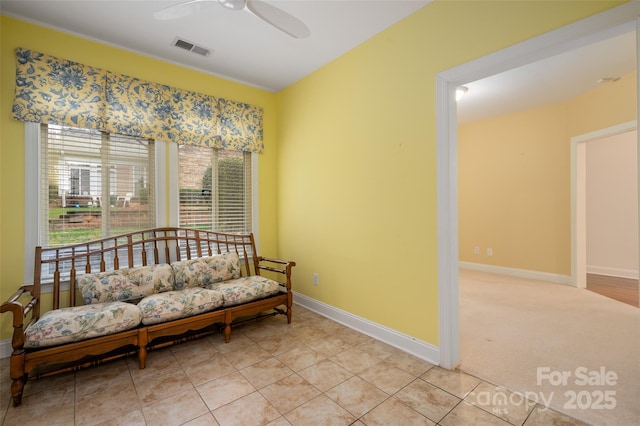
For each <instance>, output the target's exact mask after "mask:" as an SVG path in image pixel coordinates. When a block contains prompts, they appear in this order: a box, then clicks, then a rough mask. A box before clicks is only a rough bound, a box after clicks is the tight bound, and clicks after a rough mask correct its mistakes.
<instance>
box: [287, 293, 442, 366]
mask: <svg viewBox="0 0 640 426" xmlns="http://www.w3.org/2000/svg"><path fill="white" fill-rule="evenodd" d="M293 301H294V303H295V304H297V305H300V306H303V307H305V308H307V309H309V310H310V311H313V312H316V313H318V314H320V315H322V316H324V317H327V318H329V319H331V320H333V321H336V322H338V323H340V324H342V325H344V326H347V327H349V328H352V329H354V330H356V331H359V332H360V333H363V334H366V335H367V336H370V337H373V338H374V339H376V340H380V341H381V342H384V343H387V344H389V345H391V346H393V347H396V348H398V349H400V350H402V351H404V352H407V353H410V354H411V355H413V356H415V357H418V358H420V359H423V360H425V361H428V362H430V363H432V364H438V362H439V359H440V354H439V351H438V348H437V347H436V346H434V345H432V344H430V343H427V342H424V341H422V340H418V339H416V338H414V337H411V336H407V335H406V334H402V333H399V332H397V331H395V330H392V329H390V328H388V327H385V326H382V325H380V324H377V323H375V322H372V321H369V320H367V319H365V318H362V317H359V316H357V315H353V314H351V313H349V312H346V311H343V310H342V309H338V308H335V307H333V306H331V305H327V304H326V303H323V302H320V301H319V300H316V299H313V298H311V297H308V296H305V295H303V294H300V293H296V292H294V293H293ZM294 316H295V310H294Z"/></svg>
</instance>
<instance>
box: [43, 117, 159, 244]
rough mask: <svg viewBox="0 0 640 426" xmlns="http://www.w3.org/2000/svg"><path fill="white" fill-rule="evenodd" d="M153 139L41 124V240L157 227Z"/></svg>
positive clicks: (76, 239) (50, 241)
mask: <svg viewBox="0 0 640 426" xmlns="http://www.w3.org/2000/svg"><path fill="white" fill-rule="evenodd" d="M154 156H155V151H154V143H153V141H150V140H147V139H142V138H135V137H130V136H122V135H113V134H108V133H103V132H99V131H95V130H90V129H78V128H73V127H66V126H58V125H52V124H50V125H46V124H43V125H41V167H42V169H41V174H40V176H41V178H40V181H41V183H40V190H41V193H40V200H41V203H40V204H41V209H40V214H41V221H40V223H41V224H42V226H41V231H40V244H42V245H47V246H55V245H61V244H70V243H74V242H84V241H89V240H93V239H98V238H102V237H108V236H111V235H116V234H120V233H126V232H131V231H134V230H139V229H145V228H149V227H153V226H155V211H154V205H155V202H154V193H155V182H154V176H155V170H154V167H155V158H154Z"/></svg>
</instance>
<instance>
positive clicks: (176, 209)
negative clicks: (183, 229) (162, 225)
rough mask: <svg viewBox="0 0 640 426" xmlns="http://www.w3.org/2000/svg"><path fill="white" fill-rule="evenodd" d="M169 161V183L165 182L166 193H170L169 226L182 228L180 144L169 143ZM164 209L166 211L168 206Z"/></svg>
mask: <svg viewBox="0 0 640 426" xmlns="http://www.w3.org/2000/svg"><path fill="white" fill-rule="evenodd" d="M167 149H168V150H169V161H168V162H167V168H168V169H169V171H168V173H167V179H168V180H167V182H165V187H164V189H165V191H168V192H169V207H168V208H169V217H168V218H167V226H180V189H179V188H178V186H179V183H180V179H179V176H178V144H177V143H173V142H171V143H168V144H167ZM163 208H164V209H165V210H166V209H167V206H166V205H164V206H163Z"/></svg>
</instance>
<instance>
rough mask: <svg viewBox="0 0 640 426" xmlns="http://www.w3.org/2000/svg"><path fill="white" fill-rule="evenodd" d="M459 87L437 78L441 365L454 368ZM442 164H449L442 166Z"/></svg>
mask: <svg viewBox="0 0 640 426" xmlns="http://www.w3.org/2000/svg"><path fill="white" fill-rule="evenodd" d="M455 91H456V85H455V84H452V83H450V82H448V81H447V80H446V79H444V78H441V77H440V76H438V77H437V79H436V104H437V106H438V108H437V117H436V123H437V124H436V134H437V136H436V138H437V143H436V162H437V164H438V167H437V170H436V180H437V184H436V185H437V203H436V204H437V214H438V234H437V237H438V310H439V322H438V332H439V340H440V343H439V345H440V350H439V354H440V356H439V359H440V366H441V367H444V368H447V369H454V368H456V367H457V366H458V364H459V361H460V346H459V343H460V342H459V340H458V334H459V331H458V328H459V324H458V321H459V320H458V265H457V263H458V194H457V192H458V168H457V160H458V153H457V148H458V144H457V143H450V142H449V141H450V140H453V141H456V140H457V122H456V119H455V117H456V103H455ZM442 165H446V166H445V167H442Z"/></svg>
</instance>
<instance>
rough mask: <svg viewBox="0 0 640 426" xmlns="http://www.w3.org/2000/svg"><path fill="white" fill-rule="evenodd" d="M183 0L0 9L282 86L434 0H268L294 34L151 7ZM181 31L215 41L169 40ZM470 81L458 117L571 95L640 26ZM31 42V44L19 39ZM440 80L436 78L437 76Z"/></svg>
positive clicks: (621, 53)
mask: <svg viewBox="0 0 640 426" xmlns="http://www.w3.org/2000/svg"><path fill="white" fill-rule="evenodd" d="M182 1H184V0H173V1H159V0H128V1H113V0H112V1H104V0H72V1H70V0H66V1H65V0H18V1H16V0H0V12H1V13H3V14H5V15H8V16H13V17H16V18H19V19H24V20H27V21H30V22H34V23H37V24H41V25H45V26H48V27H52V28H54V29H59V30H62V31H66V32H69V33H72V34H75V35H79V36H81V37H85V38H89V39H92V40H96V41H100V42H104V43H107V44H110V45H113V46H117V47H121V48H124V49H127V50H130V51H134V52H137V53H141V54H144V55H147V56H151V57H155V58H159V59H163V60H166V61H168V62H172V63H176V64H180V65H182V66H186V67H189V68H193V69H197V70H201V71H204V72H207V73H210V74H213V75H217V76H220V77H223V78H227V79H230V80H234V81H238V82H242V83H245V84H249V85H251V86H254V87H258V88H262V89H265V90H269V91H272V92H277V91H279V90H281V89H283V88H285V87H287V86H289V85H290V84H292V83H294V82H296V81H298V80H299V79H301V78H302V77H304V76H306V75H307V74H309V73H311V72H313V71H315V70H316V69H318V68H320V67H322V66H323V65H324V64H326V63H328V62H331V61H332V60H334V59H335V58H337V57H339V56H340V55H342V54H344V53H346V52H347V51H349V50H350V49H352V48H354V47H355V46H357V45H358V44H360V43H362V42H363V41H365V40H367V39H368V38H370V37H372V36H374V35H375V34H377V33H379V32H380V31H382V30H384V29H385V28H387V27H389V26H391V25H392V24H394V23H396V22H398V21H399V20H401V19H403V18H404V17H406V16H408V15H410V14H412V13H414V12H415V11H417V10H418V9H420V8H422V7H424V6H425V5H427V4H428V3H429V2H430V0H268V2H269V3H270V4H272V5H274V6H276V7H278V8H280V9H282V10H284V11H286V12H288V13H289V14H291V15H293V16H295V17H297V18H298V19H300V20H302V21H303V22H304V23H305V24H306V25H307V26H308V27H309V30H310V31H311V35H310V36H309V37H308V38H304V39H295V38H292V37H290V36H289V35H287V34H285V33H284V32H282V31H280V30H278V29H276V28H274V27H272V26H271V25H269V24H267V23H265V22H264V21H262V20H260V19H259V18H257V17H256V16H254V15H252V14H250V13H248V12H247V11H244V10H240V11H233V10H227V9H225V8H224V7H222V6H220V5H219V4H218V3H217V0H213V1H212V2H210V3H209V4H207V7H203V8H201V10H200V11H198V13H197V14H195V15H192V16H187V17H184V18H181V19H177V20H169V21H159V20H156V19H154V18H153V13H154V12H155V11H158V10H160V9H163V8H165V7H168V6H171V5H174V4H178V3H181V2H182ZM176 37H180V38H182V39H184V40H187V41H189V42H192V43H195V44H197V45H199V46H202V47H206V48H210V49H212V50H213V53H211V54H210V55H209V56H207V57H203V56H200V55H197V54H194V53H191V52H188V51H185V50H183V49H180V48H177V47H175V46H173V42H174V40H175V39H176ZM607 37H608V38H607V39H606V40H601V41H600V42H598V43H594V44H592V45H590V46H586V47H582V48H580V49H576V50H573V51H571V52H568V53H565V54H562V55H558V56H555V57H553V58H549V59H546V60H544V61H540V62H537V63H535V64H530V65H527V66H524V67H521V68H518V69H514V70H511V71H508V72H505V73H502V74H498V75H495V76H492V77H489V78H486V79H483V80H479V81H476V82H471V83H469V84H467V85H466V86H467V87H468V88H469V91H468V92H467V95H466V96H465V97H464V98H463V100H462V101H460V102H459V104H458V121H459V122H461V123H464V122H469V121H474V120H478V119H484V118H488V117H491V116H495V115H499V114H503V113H506V112H513V111H519V110H524V109H527V108H533V107H537V106H541V105H545V104H550V103H556V102H562V101H566V100H568V99H571V98H572V97H575V96H577V95H579V94H581V93H584V92H586V91H588V90H591V89H593V88H595V87H597V86H598V85H599V84H615V83H598V82H597V81H598V80H599V79H601V78H603V77H619V76H622V75H625V74H628V73H630V72H632V71H634V70H635V68H636V61H635V31H633V30H632V29H631V30H629V29H626V28H625V29H623V30H621V31H619V32H618V34H617V35H615V36H613V37H612V36H611V34H608V35H607ZM22 47H25V48H29V47H30V46H22ZM434 84H435V83H434Z"/></svg>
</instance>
